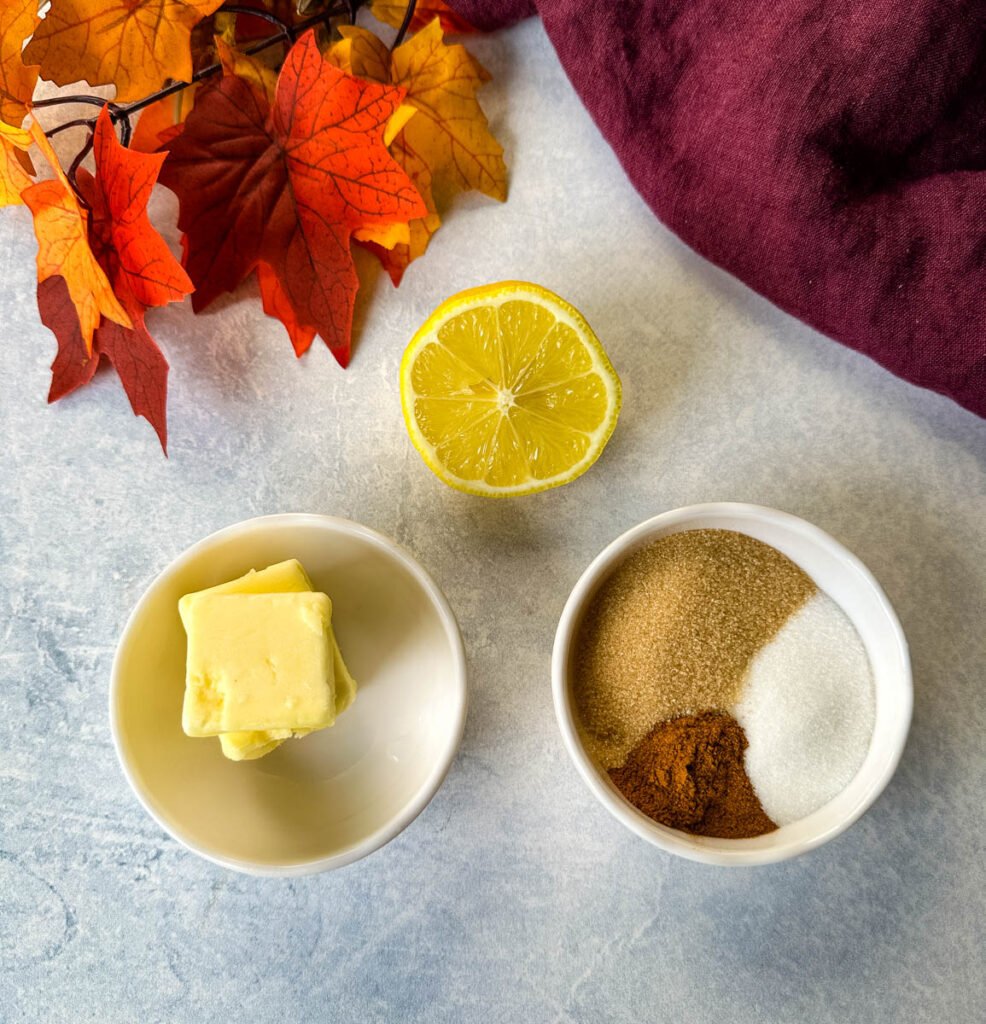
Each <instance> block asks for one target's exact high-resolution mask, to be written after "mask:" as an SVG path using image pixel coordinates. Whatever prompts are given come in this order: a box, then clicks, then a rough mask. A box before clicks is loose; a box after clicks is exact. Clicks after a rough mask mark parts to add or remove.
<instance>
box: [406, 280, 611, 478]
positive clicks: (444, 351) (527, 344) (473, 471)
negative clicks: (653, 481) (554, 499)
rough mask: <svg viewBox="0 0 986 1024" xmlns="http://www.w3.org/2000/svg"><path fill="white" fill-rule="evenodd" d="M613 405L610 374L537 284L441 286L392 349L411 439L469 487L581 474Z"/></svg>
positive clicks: (604, 434)
mask: <svg viewBox="0 0 986 1024" xmlns="http://www.w3.org/2000/svg"><path fill="white" fill-rule="evenodd" d="M620 404H621V388H620V379H619V377H617V375H616V371H615V370H614V369H613V367H612V365H611V364H610V361H609V359H608V358H607V357H606V353H605V352H604V351H603V348H602V346H601V345H600V344H599V340H598V339H597V338H596V336H595V334H593V332H592V329H591V328H590V327H589V325H588V324H587V323H586V321H585V319H584V318H583V317H582V315H581V314H580V313H579V312H578V310H576V309H575V308H574V307H573V306H571V305H569V304H568V303H567V302H565V301H564V299H561V298H559V297H558V296H557V295H554V294H553V293H552V292H549V291H548V290H547V289H545V288H541V287H539V286H538V285H533V284H525V283H523V282H518V281H507V282H504V283H502V284H495V285H487V286H484V287H481V288H473V289H471V290H469V291H465V292H460V293H459V294H458V295H454V296H452V298H450V299H448V300H447V301H446V302H444V303H442V305H441V306H439V307H438V309H437V310H435V312H434V313H433V314H432V315H431V316H430V317H429V318H428V319H427V320H426V321H425V323H424V324H423V325H422V327H421V329H420V330H419V331H418V332H417V334H415V336H414V338H413V339H412V340H411V343H410V344H409V345H408V347H407V350H406V351H405V352H404V358H403V359H402V360H401V406H402V408H403V412H404V421H405V423H406V424H407V429H408V433H409V435H410V437H411V441H412V443H413V444H414V446H415V448H417V450H418V452H419V453H420V455H421V457H422V458H423V459H424V461H425V463H426V464H427V465H428V467H429V468H430V469H431V470H432V471H433V472H434V473H435V474H436V475H437V476H438V477H439V478H441V479H442V480H443V481H444V482H445V483H447V484H449V485H450V486H452V487H455V488H457V489H458V490H461V491H466V492H468V493H470V494H481V495H485V496H488V497H507V496H510V495H521V494H533V493H534V492H536V491H543V490H547V489H548V488H549V487H557V486H559V485H560V484H565V483H568V482H569V481H571V480H574V479H575V478H576V477H578V476H581V475H582V473H584V472H585V471H586V470H587V469H588V468H589V467H590V466H591V465H592V463H593V462H595V461H596V459H597V458H598V457H599V454H600V452H602V450H603V448H604V447H605V446H606V442H607V441H608V440H609V437H610V435H611V434H612V432H613V428H614V427H615V426H616V420H617V417H618V416H619V412H620Z"/></svg>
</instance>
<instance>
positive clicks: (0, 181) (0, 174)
mask: <svg viewBox="0 0 986 1024" xmlns="http://www.w3.org/2000/svg"><path fill="white" fill-rule="evenodd" d="M30 145H31V134H30V132H26V131H24V129H23V128H14V127H13V126H12V125H9V124H3V123H2V122H0V206H15V205H17V204H18V203H22V202H23V201H24V200H23V199H21V193H22V192H23V191H24V189H26V188H27V187H28V185H30V184H31V183H32V180H31V176H30V175H29V174H28V172H27V168H26V167H25V160H26V159H27V150H28V147H29V146H30Z"/></svg>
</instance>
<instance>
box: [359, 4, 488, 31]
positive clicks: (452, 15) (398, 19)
mask: <svg viewBox="0 0 986 1024" xmlns="http://www.w3.org/2000/svg"><path fill="white" fill-rule="evenodd" d="M370 13H371V14H372V15H373V17H374V18H376V19H377V20H378V21H382V22H383V23H384V24H385V25H390V26H392V27H393V28H400V26H401V23H402V22H403V21H404V15H405V14H406V13H407V0H373V3H371V4H370ZM436 17H437V18H438V19H439V20H440V21H441V23H442V28H443V29H445V31H446V32H448V33H450V34H452V35H456V34H458V35H463V34H465V33H467V32H475V31H476V28H475V26H473V25H470V24H469V22H468V21H466V19H465V18H463V17H462V15H461V14H456V12H455V11H453V10H450V9H449V6H448V4H446V3H444V2H443V0H418V2H417V4H416V5H415V7H414V14H413V15H412V17H411V25H410V29H411V31H412V32H417V30H418V29H419V28H421V27H422V26H424V25H427V24H428V22H429V21H431V20H432V18H436Z"/></svg>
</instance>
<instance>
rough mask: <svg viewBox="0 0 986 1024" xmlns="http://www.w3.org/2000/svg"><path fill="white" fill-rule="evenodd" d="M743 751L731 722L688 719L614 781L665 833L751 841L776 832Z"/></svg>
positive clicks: (642, 749) (665, 727) (651, 737)
mask: <svg viewBox="0 0 986 1024" xmlns="http://www.w3.org/2000/svg"><path fill="white" fill-rule="evenodd" d="M745 749H746V735H745V734H744V732H743V729H742V728H741V727H740V725H739V723H738V722H737V721H736V719H735V718H733V717H732V716H731V715H726V714H721V713H719V712H715V711H706V712H703V713H702V714H700V715H682V716H680V717H678V718H673V719H671V720H670V721H667V722H661V723H659V724H658V725H656V726H655V727H654V728H653V729H652V730H651V731H650V732H649V733H648V734H647V735H646V736H645V737H644V739H643V740H641V741H640V743H638V744H637V746H635V747H634V748H633V750H631V751H630V754H629V755H628V756H627V759H626V763H625V764H624V765H623V766H622V767H620V768H611V769H610V772H609V775H610V778H611V779H612V780H613V782H614V783H615V785H616V787H617V789H619V791H620V792H621V793H622V794H623V795H624V796H625V797H626V798H627V800H629V801H630V803H632V804H633V805H634V807H636V808H637V809H638V810H639V811H642V812H643V813H644V814H646V815H647V817H649V818H653V819H654V821H657V822H659V823H660V824H662V825H667V826H669V827H670V828H676V829H679V830H681V831H682V832H691V833H692V834H693V835H700V836H716V837H717V838H720V839H748V838H750V837H751V836H760V835H763V834H764V833H766V832H773V831H774V829H776V828H777V826H776V825H775V824H774V822H773V821H771V820H770V818H768V817H767V814H766V812H765V811H764V809H763V807H762V806H761V804H760V800H759V799H758V798H757V794H756V792H755V791H754V789H753V785H752V783H751V782H750V779H749V777H748V776H747V774H746V769H745V767H744V766H743V751H744V750H745Z"/></svg>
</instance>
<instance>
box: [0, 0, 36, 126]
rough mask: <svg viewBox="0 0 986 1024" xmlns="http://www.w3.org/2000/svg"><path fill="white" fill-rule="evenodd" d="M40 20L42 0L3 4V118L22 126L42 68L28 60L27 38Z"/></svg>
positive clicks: (0, 72) (0, 81)
mask: <svg viewBox="0 0 986 1024" xmlns="http://www.w3.org/2000/svg"><path fill="white" fill-rule="evenodd" d="M37 23H38V0H3V3H2V4H0V121H4V122H6V123H7V124H9V125H14V126H19V125H20V124H21V122H23V120H24V116H25V115H26V114H27V107H28V102H29V101H30V99H31V94H32V93H33V92H34V85H35V83H36V82H37V80H38V69H37V68H36V67H33V66H30V65H27V64H25V63H24V60H23V55H22V53H21V50H22V48H23V46H24V40H25V39H27V37H28V36H29V35H30V34H31V33H32V32H33V31H34V26H35V25H37Z"/></svg>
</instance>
